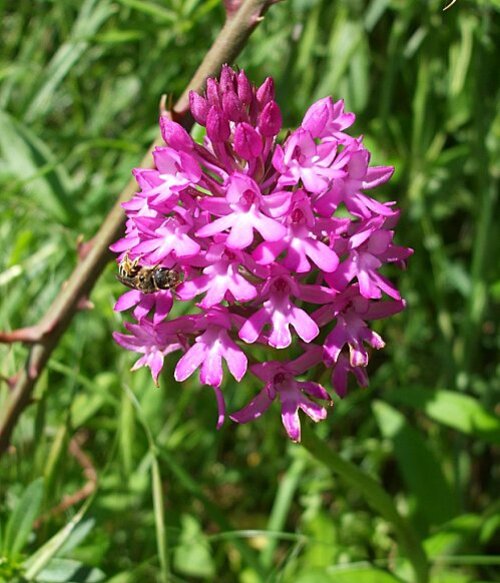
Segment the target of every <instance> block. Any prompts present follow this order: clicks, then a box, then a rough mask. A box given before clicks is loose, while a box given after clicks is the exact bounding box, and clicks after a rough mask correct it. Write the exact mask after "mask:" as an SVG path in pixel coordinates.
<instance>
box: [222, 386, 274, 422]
mask: <svg viewBox="0 0 500 583" xmlns="http://www.w3.org/2000/svg"><path fill="white" fill-rule="evenodd" d="M272 402H273V400H272V399H271V398H270V397H269V393H268V391H267V389H266V388H264V389H262V391H261V392H260V393H259V394H258V395H257V396H256V397H254V398H253V399H252V400H251V401H250V403H248V405H246V406H245V407H243V409H240V410H239V411H237V412H236V413H233V414H232V415H230V416H229V417H230V418H231V419H232V420H233V421H236V423H248V422H249V421H254V420H255V419H258V418H259V417H260V416H261V415H262V413H264V412H265V411H267V409H268V408H269V405H270V404H271V403H272Z"/></svg>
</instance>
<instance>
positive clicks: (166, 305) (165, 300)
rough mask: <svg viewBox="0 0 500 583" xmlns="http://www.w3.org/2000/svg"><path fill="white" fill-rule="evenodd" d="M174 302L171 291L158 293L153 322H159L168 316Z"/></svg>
mask: <svg viewBox="0 0 500 583" xmlns="http://www.w3.org/2000/svg"><path fill="white" fill-rule="evenodd" d="M173 303H174V301H173V298H172V294H171V293H170V292H169V291H165V292H158V293H157V298H156V304H155V312H154V316H153V324H159V323H160V322H161V321H163V320H164V319H165V318H166V317H167V316H168V314H169V313H170V310H171V309H172V306H173Z"/></svg>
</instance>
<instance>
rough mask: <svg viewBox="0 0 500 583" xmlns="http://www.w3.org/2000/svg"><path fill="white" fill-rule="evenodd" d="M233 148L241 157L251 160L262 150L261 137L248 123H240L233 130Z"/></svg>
mask: <svg viewBox="0 0 500 583" xmlns="http://www.w3.org/2000/svg"><path fill="white" fill-rule="evenodd" d="M234 150H235V152H236V153H237V154H238V156H240V157H241V158H244V159H245V160H252V159H254V158H257V157H258V156H260V154H261V152H262V138H261V137H260V135H259V133H258V132H256V131H255V129H254V128H253V127H252V126H251V125H250V124H248V123H245V122H243V123H240V124H238V126H237V127H236V130H235V132H234Z"/></svg>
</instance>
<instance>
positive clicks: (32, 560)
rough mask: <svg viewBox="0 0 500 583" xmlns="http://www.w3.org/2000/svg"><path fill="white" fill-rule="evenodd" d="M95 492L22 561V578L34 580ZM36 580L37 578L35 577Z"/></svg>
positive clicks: (64, 541) (84, 511)
mask: <svg viewBox="0 0 500 583" xmlns="http://www.w3.org/2000/svg"><path fill="white" fill-rule="evenodd" d="M94 496H95V493H94V494H92V495H91V496H90V497H89V498H87V500H86V502H85V503H84V504H83V506H82V507H81V508H80V510H79V511H78V512H77V513H76V514H75V515H74V516H73V518H72V519H71V520H70V521H69V522H68V523H67V524H66V525H64V526H63V528H61V530H59V531H58V532H56V534H55V535H54V536H53V537H52V538H50V539H49V540H48V541H47V542H46V543H45V544H44V545H43V546H41V547H40V548H39V549H38V550H37V551H36V552H35V553H33V554H32V555H31V556H30V557H28V558H27V559H26V561H24V563H23V567H24V569H25V573H24V578H25V579H26V581H34V580H35V577H37V576H38V574H39V573H40V572H41V571H42V570H43V569H45V567H47V565H48V564H49V563H50V562H51V560H52V559H53V558H54V556H55V555H56V553H57V552H59V551H60V550H61V548H62V547H63V545H64V544H65V543H66V542H67V541H68V540H69V538H70V536H71V534H72V533H73V532H74V531H75V529H76V527H77V526H78V524H79V523H80V521H81V520H82V518H83V517H84V515H85V513H86V512H87V510H88V508H89V506H90V505H91V504H92V501H93V499H94ZM36 580H38V579H36Z"/></svg>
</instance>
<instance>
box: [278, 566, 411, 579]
mask: <svg viewBox="0 0 500 583" xmlns="http://www.w3.org/2000/svg"><path fill="white" fill-rule="evenodd" d="M287 583H288V582H287ZM290 583H291V581H290ZM293 583H401V579H398V578H397V577H394V575H391V574H390V573H389V572H387V571H383V570H382V569H375V568H374V567H370V566H359V565H356V566H349V565H346V566H338V567H333V568H328V569H324V568H323V569H314V568H313V569H308V570H307V571H303V572H302V573H299V574H298V575H297V576H296V577H294V578H293Z"/></svg>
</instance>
